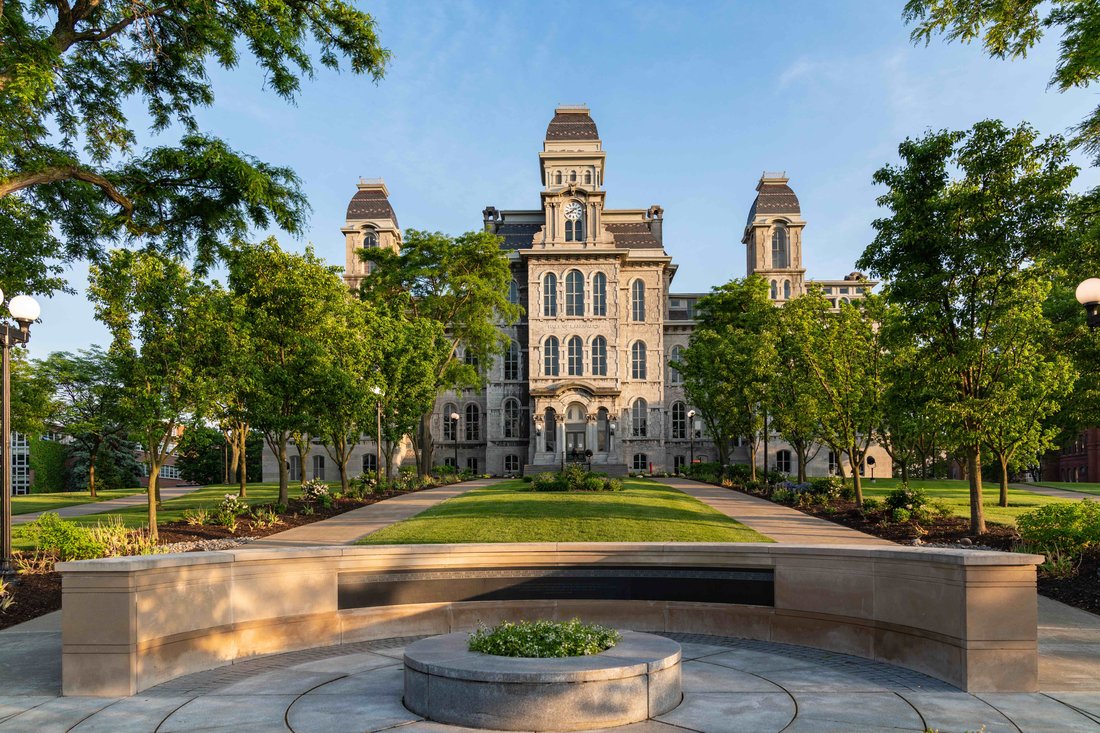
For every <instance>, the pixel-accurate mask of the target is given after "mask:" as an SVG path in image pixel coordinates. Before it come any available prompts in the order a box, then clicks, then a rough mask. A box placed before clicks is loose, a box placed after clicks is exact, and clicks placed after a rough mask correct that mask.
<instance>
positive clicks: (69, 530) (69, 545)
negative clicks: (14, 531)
mask: <svg viewBox="0 0 1100 733" xmlns="http://www.w3.org/2000/svg"><path fill="white" fill-rule="evenodd" d="M26 531H27V534H28V535H29V536H30V538H31V540H32V541H33V542H34V546H35V549H36V550H41V551H42V552H44V553H46V554H48V555H50V556H52V557H53V558H54V559H56V560H59V561H61V562H65V561H68V560H89V559H92V558H96V557H103V552H104V548H103V545H102V544H100V543H99V542H97V541H96V538H95V537H94V536H93V535H92V532H91V530H90V529H88V528H87V527H83V526H81V525H79V524H76V523H75V522H66V521H65V520H63V519H62V518H61V517H59V516H57V515H56V514H54V513H53V512H46V513H45V514H43V515H42V516H40V517H39V518H38V519H36V520H34V521H33V522H31V523H30V524H28V525H27V530H26Z"/></svg>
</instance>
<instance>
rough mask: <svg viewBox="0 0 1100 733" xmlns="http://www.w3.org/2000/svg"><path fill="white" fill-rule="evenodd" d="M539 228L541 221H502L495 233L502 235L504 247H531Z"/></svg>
mask: <svg viewBox="0 0 1100 733" xmlns="http://www.w3.org/2000/svg"><path fill="white" fill-rule="evenodd" d="M541 228H542V222H530V221H520V222H503V223H501V224H499V225H498V226H497V229H496V233H497V234H499V235H500V236H502V237H504V245H503V246H504V249H531V246H532V245H533V244H534V242H535V235H536V234H538V232H539V229H541Z"/></svg>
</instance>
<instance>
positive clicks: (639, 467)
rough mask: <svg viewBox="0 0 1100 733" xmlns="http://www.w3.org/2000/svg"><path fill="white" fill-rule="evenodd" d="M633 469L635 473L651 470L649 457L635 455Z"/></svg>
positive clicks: (643, 454)
mask: <svg viewBox="0 0 1100 733" xmlns="http://www.w3.org/2000/svg"><path fill="white" fill-rule="evenodd" d="M631 468H632V469H633V470H635V471H648V470H649V456H647V455H646V454H645V453H635V454H634V458H633V460H632V462H631Z"/></svg>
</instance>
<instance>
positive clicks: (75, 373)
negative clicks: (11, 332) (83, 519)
mask: <svg viewBox="0 0 1100 733" xmlns="http://www.w3.org/2000/svg"><path fill="white" fill-rule="evenodd" d="M37 368H38V370H39V371H40V372H41V373H42V374H44V375H45V376H46V378H47V379H49V381H50V382H51V383H52V384H53V388H54V402H55V405H56V407H55V409H54V411H53V414H52V416H51V417H52V419H53V420H54V421H56V422H57V423H58V424H59V425H60V426H61V428H62V430H63V431H64V432H65V434H67V435H68V436H70V437H71V438H72V439H73V441H74V442H75V443H76V444H77V445H79V446H80V447H81V448H82V449H83V451H84V454H85V455H86V456H87V467H88V478H87V483H88V493H89V494H90V495H91V496H93V497H94V496H95V495H96V462H97V459H98V458H99V453H100V450H101V449H102V448H103V446H104V445H105V444H106V443H107V442H108V441H110V440H112V439H118V438H122V437H124V436H125V435H126V433H127V426H126V424H125V422H124V421H123V417H122V415H121V414H120V412H119V410H118V402H119V399H120V398H121V396H122V387H123V385H122V380H121V378H120V375H119V370H118V365H117V363H116V362H115V360H114V359H112V358H111V356H110V355H109V354H107V353H106V352H105V351H103V349H101V348H100V347H98V346H92V347H91V348H89V349H87V350H84V351H78V352H76V353H75V354H71V353H68V352H64V351H55V352H53V353H52V354H50V355H49V356H47V357H46V358H45V359H43V360H42V361H40V362H39V363H38V367H37Z"/></svg>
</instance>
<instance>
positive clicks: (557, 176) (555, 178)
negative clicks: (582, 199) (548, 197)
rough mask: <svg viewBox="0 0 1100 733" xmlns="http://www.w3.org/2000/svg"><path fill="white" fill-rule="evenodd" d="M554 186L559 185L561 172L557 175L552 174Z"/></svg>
mask: <svg viewBox="0 0 1100 733" xmlns="http://www.w3.org/2000/svg"><path fill="white" fill-rule="evenodd" d="M554 185H557V186H560V185H561V171H558V172H557V173H555V174H554Z"/></svg>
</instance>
